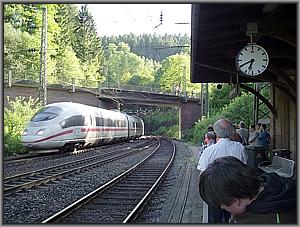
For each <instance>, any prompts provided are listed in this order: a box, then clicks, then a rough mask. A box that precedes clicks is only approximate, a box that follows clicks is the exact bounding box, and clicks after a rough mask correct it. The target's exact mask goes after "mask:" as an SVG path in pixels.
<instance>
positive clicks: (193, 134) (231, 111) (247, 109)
mask: <svg viewBox="0 0 300 227" xmlns="http://www.w3.org/2000/svg"><path fill="white" fill-rule="evenodd" d="M252 115H253V96H252V95H251V94H247V93H242V94H241V96H238V97H236V98H235V99H234V100H231V101H230V103H229V104H228V105H227V106H223V107H222V108H221V109H220V110H219V111H217V112H214V113H213V114H212V115H211V116H209V117H208V118H206V119H203V120H202V121H200V120H199V121H198V122H197V123H196V125H195V126H194V127H193V128H192V129H191V130H190V131H189V133H188V134H187V136H186V139H187V140H189V141H190V142H192V143H200V142H202V140H203V138H204V135H205V133H206V132H207V126H208V125H212V124H213V123H214V122H215V121H216V120H217V119H219V118H220V117H225V118H227V119H229V120H230V121H231V122H232V123H238V122H240V121H241V120H243V121H245V123H246V125H249V124H250V119H252Z"/></svg>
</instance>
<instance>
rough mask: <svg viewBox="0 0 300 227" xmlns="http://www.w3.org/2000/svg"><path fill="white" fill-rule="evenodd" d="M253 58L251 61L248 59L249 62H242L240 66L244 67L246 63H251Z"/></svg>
mask: <svg viewBox="0 0 300 227" xmlns="http://www.w3.org/2000/svg"><path fill="white" fill-rule="evenodd" d="M252 60H253V59H251V60H250V61H247V62H245V63H243V64H241V65H240V67H243V66H244V65H247V64H249V63H251V62H252Z"/></svg>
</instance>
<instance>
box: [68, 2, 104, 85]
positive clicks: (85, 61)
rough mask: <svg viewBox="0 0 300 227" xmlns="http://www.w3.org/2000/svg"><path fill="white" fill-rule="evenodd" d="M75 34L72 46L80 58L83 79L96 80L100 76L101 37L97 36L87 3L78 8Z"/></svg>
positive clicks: (101, 60)
mask: <svg viewBox="0 0 300 227" xmlns="http://www.w3.org/2000/svg"><path fill="white" fill-rule="evenodd" d="M75 34H76V35H75V39H74V40H73V43H72V47H73V49H74V51H75V53H76V56H77V58H79V59H80V62H81V69H82V71H83V72H84V77H85V80H86V81H96V80H98V79H99V78H101V76H102V75H101V72H102V67H101V65H103V50H102V46H101V39H100V38H99V37H98V36H97V32H96V25H95V21H94V19H93V17H92V15H91V13H90V12H89V11H88V8H87V5H84V6H81V9H80V10H79V13H78V16H77V18H76V28H75Z"/></svg>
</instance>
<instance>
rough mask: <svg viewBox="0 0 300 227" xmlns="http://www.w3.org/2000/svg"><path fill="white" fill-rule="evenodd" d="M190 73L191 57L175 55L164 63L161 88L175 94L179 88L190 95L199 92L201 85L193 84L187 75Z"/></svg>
mask: <svg viewBox="0 0 300 227" xmlns="http://www.w3.org/2000/svg"><path fill="white" fill-rule="evenodd" d="M189 71H190V56H189V55H188V54H175V55H172V56H170V57H167V58H166V59H165V60H163V62H162V66H161V73H162V75H161V77H160V81H159V83H160V86H161V88H162V89H163V90H165V91H168V92H173V91H174V88H175V87H178V88H179V89H180V91H181V92H187V93H189V94H191V93H192V91H193V93H195V91H197V90H199V85H197V84H192V83H191V82H190V81H189V79H188V78H187V75H189Z"/></svg>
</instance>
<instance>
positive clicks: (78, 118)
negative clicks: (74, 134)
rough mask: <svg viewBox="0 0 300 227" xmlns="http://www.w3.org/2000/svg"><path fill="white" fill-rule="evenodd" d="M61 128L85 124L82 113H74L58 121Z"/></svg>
mask: <svg viewBox="0 0 300 227" xmlns="http://www.w3.org/2000/svg"><path fill="white" fill-rule="evenodd" d="M59 124H60V126H61V127H62V128H69V127H74V126H84V125H86V122H85V117H84V116H82V115H75V116H72V117H69V118H67V119H65V120H63V121H62V122H60V123H59Z"/></svg>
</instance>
